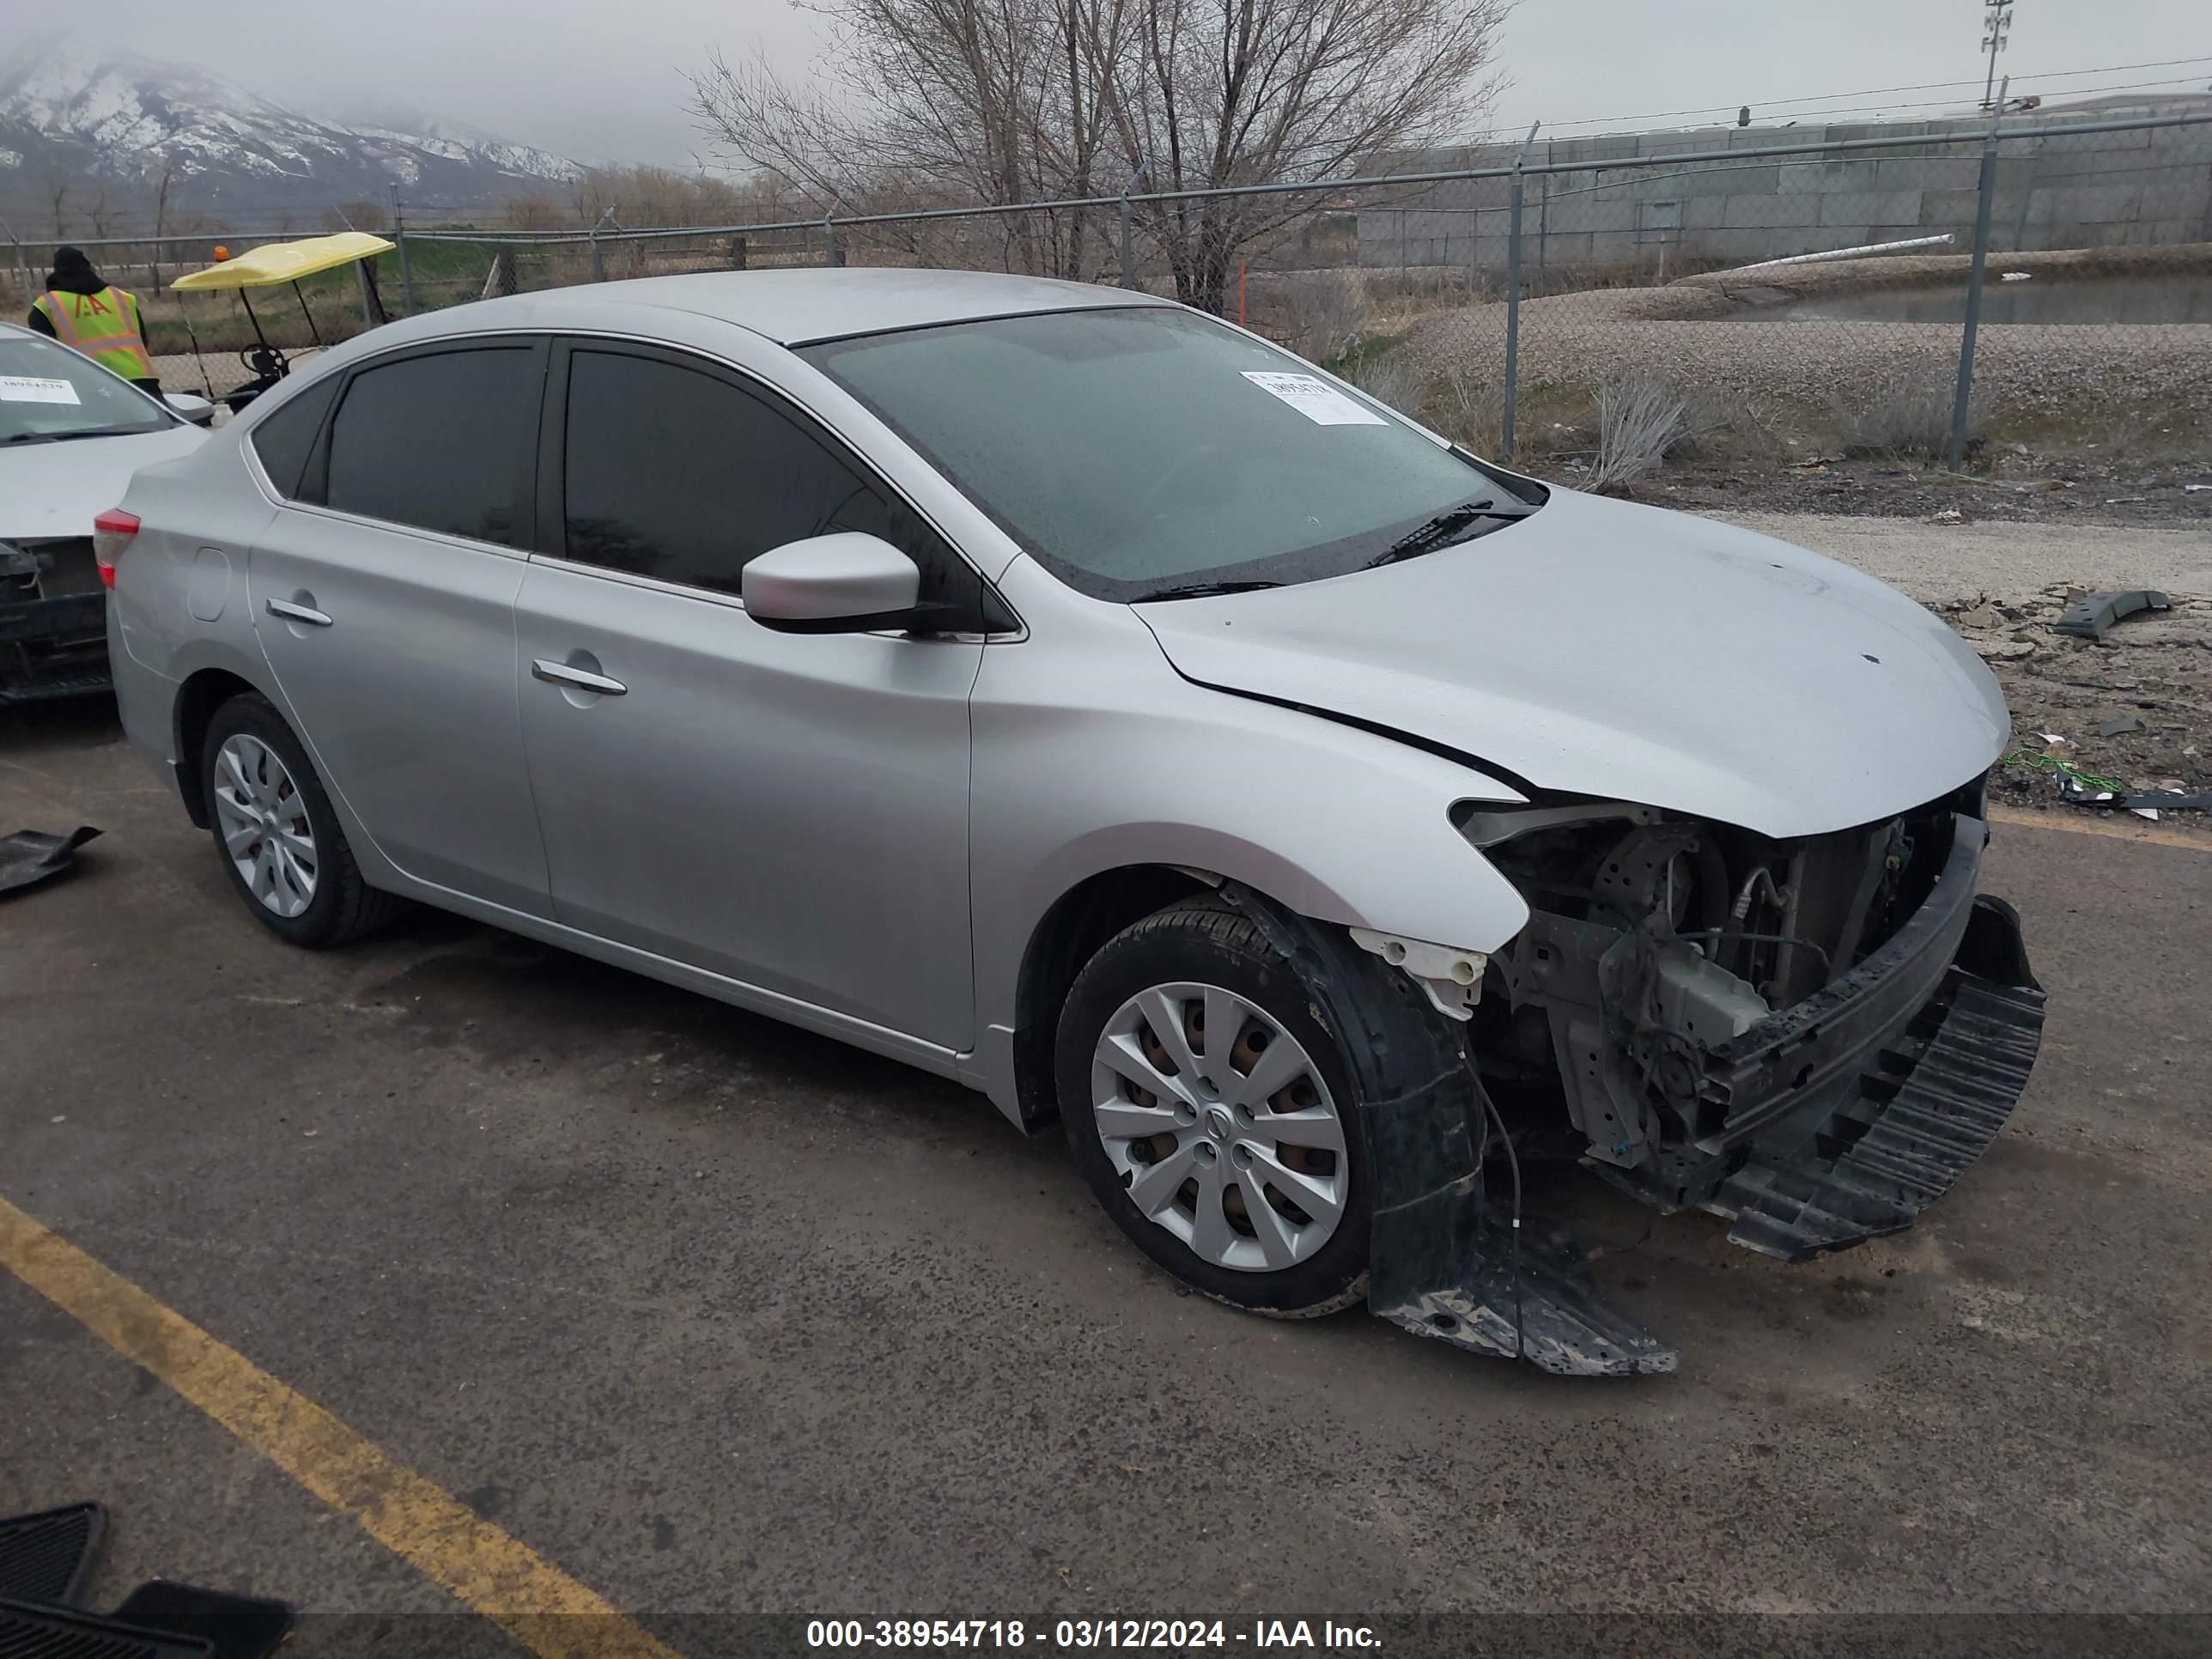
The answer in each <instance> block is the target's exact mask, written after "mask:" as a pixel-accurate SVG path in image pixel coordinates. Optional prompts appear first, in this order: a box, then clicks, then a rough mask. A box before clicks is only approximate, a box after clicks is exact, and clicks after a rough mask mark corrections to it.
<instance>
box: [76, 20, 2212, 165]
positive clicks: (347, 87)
mask: <svg viewBox="0 0 2212 1659" xmlns="http://www.w3.org/2000/svg"><path fill="white" fill-rule="evenodd" d="M97 12H98V15H99V17H100V22H101V26H102V31H103V33H105V30H106V26H107V25H108V24H109V23H110V22H111V21H113V22H115V23H118V24H120V25H121V28H122V33H123V34H124V36H125V38H126V39H128V40H130V41H131V43H132V44H133V46H135V48H136V49H137V51H138V52H142V53H143V54H144V55H146V56H149V57H153V58H174V59H179V60H181V61H185V62H191V63H197V64H202V65H204V66H205V67H207V68H210V69H213V70H218V71H219V72H221V73H223V74H225V75H228V76H230V77H231V78H232V79H234V80H236V81H239V82H242V83H243V84H245V85H246V86H247V87H250V88H253V89H254V90H256V91H258V92H261V93H264V94H266V95H268V96H270V97H273V98H275V99H276V100H279V101H281V102H285V103H289V104H295V105H297V106H300V107H301V108H303V109H305V110H307V111H308V112H331V113H334V114H350V115H356V116H357V115H359V114H360V113H362V112H370V111H374V110H376V109H379V108H386V109H398V110H413V111H416V112H421V113H422V114H424V115H428V116H429V117H432V118H437V119H441V120H446V121H453V122H460V123H466V124H468V125H473V126H477V127H481V128H483V129H486V130H488V131H491V132H493V133H495V134H497V135H498V136H499V137H503V138H507V139H511V140H513V141H515V142H517V143H531V144H538V145H541V146H543V147H544V148H546V149H553V150H557V151H559V152H561V153H562V154H563V155H571V156H574V157H575V158H576V159H578V160H580V161H653V162H658V163H660V164H662V165H666V166H677V167H683V166H687V165H689V164H690V161H691V159H692V158H693V157H694V156H695V155H698V154H699V153H700V147H701V142H702V141H701V140H700V139H699V137H698V136H697V134H696V132H695V131H693V129H692V125H691V123H690V118H688V117H687V116H686V115H685V114H684V109H683V104H684V97H685V94H686V90H687V88H686V87H685V84H684V79H683V71H684V70H685V69H687V68H696V67H697V66H698V65H700V64H702V63H703V62H704V61H705V59H706V58H707V56H708V53H709V52H713V51H714V50H715V49H716V48H720V49H721V50H722V51H724V52H726V53H727V54H728V55H730V56H731V57H732V58H738V57H740V56H743V55H744V54H747V53H749V52H750V51H751V50H752V49H753V46H754V45H755V43H757V42H762V43H765V44H766V46H767V47H768V49H769V52H770V53H771V55H772V56H773V57H774V58H775V60H776V61H777V62H778V63H780V64H783V65H785V66H786V67H787V68H789V69H791V70H796V71H804V70H805V68H806V66H807V65H808V64H810V63H811V61H812V58H813V55H814V53H815V52H816V50H817V40H818V36H817V31H816V28H815V27H814V24H813V21H812V19H811V17H810V16H809V15H807V14H805V13H804V12H801V11H799V10H798V9H794V8H793V7H791V6H788V5H786V4H781V3H775V0H621V3H616V0H375V3H374V4H373V5H368V6H362V7H343V8H340V7H334V6H331V7H326V6H313V7H298V6H293V7H283V6H271V5H270V4H269V3H268V0H191V3H181V4H180V3H179V0H109V3H107V4H105V5H103V6H101V7H100V8H98V9H97ZM1982 12H1983V6H1982V0H1848V3H1840V4H1836V3H1832V4H1826V5H1820V4H1812V3H1806V0H1686V3H1681V0H1678V3H1675V4H1672V5H1659V4H1654V3H1651V0H1522V4H1521V6H1520V9H1518V10H1517V11H1516V13H1515V14H1514V15H1513V18H1512V21H1510V23H1509V24H1508V26H1507V27H1506V30H1505V33H1504V38H1503V40H1502V42H1501V51H1500V52H1499V63H1500V66H1501V67H1502V68H1503V69H1504V70H1505V71H1506V73H1507V74H1508V75H1509V76H1510V77H1511V80H1512V82H1513V84H1512V85H1511V86H1510V88H1508V90H1507V91H1506V93H1505V94H1504V97H1503V98H1502V99H1501V100H1499V102H1498V107H1497V125H1498V129H1499V130H1500V131H1502V132H1520V131H1526V130H1527V128H1528V123H1529V122H1530V121H1532V120H1535V119H1537V118H1542V119H1543V120H1544V122H1545V123H1546V125H1547V128H1550V127H1556V128H1559V130H1560V131H1561V134H1562V136H1566V135H1568V134H1571V133H1574V132H1588V131H1601V130H1602V128H1603V126H1605V125H1616V124H1618V123H1617V122H1616V120H1615V119H1614V118H1623V117H1638V116H1644V115H1649V114H1655V113H1657V112H1668V111H1675V110H1682V109H1687V108H1692V107H1695V106H1724V107H1725V108H1726V110H1727V111H1728V112H1729V116H1730V117H1732V116H1733V113H1734V110H1735V106H1737V105H1739V104H1742V103H1749V104H1750V105H1751V106H1753V113H1754V115H1755V116H1757V117H1758V118H1760V119H1762V120H1765V119H1774V120H1782V119H1787V118H1790V117H1792V116H1796V115H1799V114H1806V115H1810V114H1812V113H1813V112H1828V111H1832V110H1839V109H1844V108H1849V109H1851V110H1852V111H1853V112H1854V113H1853V114H1852V115H1851V116H1850V117H1846V118H1860V115H1859V113H1858V112H1859V106H1880V107H1881V110H1882V111H1885V112H1890V113H1894V114H1898V115H1905V116H1918V115H1923V114H1928V113H1933V112H1936V111H1937V110H1938V109H1940V108H1948V107H1953V106H1957V105H1959V104H1972V102H1973V101H1975V100H1977V99H1978V98H1979V96H1980V90H1981V89H1980V83H1979V77H1980V76H1981V73H1982V68H1983V58H1982V54H1981V52H1980V49H1979V46H1978V41H1979V40H1980V38H1981V33H1982V27H1981V24H1982ZM2175 58H2212V11H2208V8H2207V6H2206V4H2205V0H2018V3H2017V6H2016V8H2015V14H2014V20H2013V27H2012V44H2011V46H2010V47H2009V49H2008V50H2007V52H2005V53H2004V54H2003V57H2002V59H2001V61H2000V65H1999V68H2000V72H2001V73H2009V74H2011V75H2013V76H2015V77H2019V78H2020V79H2021V87H2020V88H2019V89H2020V90H2024V91H2032V92H2039V93H2042V94H2044V95H2045V100H2046V101H2055V100H2057V98H2058V97H2060V96H2062V95H2064V94H2070V93H2075V92H2077V91H2088V90H2095V89H2099V88H2106V87H2118V86H2132V85H2135V84H2136V83H2140V82H2152V81H2164V80H2167V79H2170V78H2177V77H2191V76H2193V77H2194V78H2193V79H2186V80H2184V81H2182V82H2181V84H2179V85H2176V86H2174V87H2172V88H2171V89H2172V90H2175V91H2185V90H2197V91H2202V90H2204V89H2205V88H2206V87H2207V85H2208V83H2209V82H2212V61H2208V62H2201V63H2197V64H2191V65H2185V66H2176V67H2168V68H2156V69H2142V70H2125V71H2120V72H2114V73H2109V74H2098V75H2088V76H2076V77H2075V78H2071V79H2057V80H2054V79H2039V78H2035V77H2038V76H2049V75H2051V73H2052V72H2053V71H2068V70H2100V69H2103V68H2105V67H2106V66H2108V65H2121V64H2145V63H2150V62H2153V61H2163V60H2171V59H2175ZM1965 81H1972V82H1973V83H1974V84H1973V86H1972V89H1971V90H1968V89H1966V88H1934V89H1930V90H1918V91H1902V92H1895V93H1889V94H1884V95H1882V96H1865V95H1857V94H1862V92H1863V89H1866V88H1892V87H1898V86H1900V85H1904V84H1906V83H1912V82H1965ZM1830 94H1850V95H1838V96H1830ZM1793 98H1794V99H1801V100H1812V101H1807V102H1802V103H1799V104H1796V105H1791V106H1787V107H1784V106H1781V104H1780V103H1779V101H1778V100H1784V99H1793ZM1923 100H1933V104H1932V106H1924V104H1923ZM1873 113H1874V111H1868V112H1866V114H1867V115H1868V116H1869V117H1870V116H1871V115H1872V114H1873ZM1594 120H1595V123H1596V124H1595V125H1593V124H1592V123H1593V121H1594ZM1575 124H1582V125H1575ZM1688 124H1689V118H1669V119H1667V120H1663V121H1655V122H1650V123H1644V122H1633V123H1629V125H1688Z"/></svg>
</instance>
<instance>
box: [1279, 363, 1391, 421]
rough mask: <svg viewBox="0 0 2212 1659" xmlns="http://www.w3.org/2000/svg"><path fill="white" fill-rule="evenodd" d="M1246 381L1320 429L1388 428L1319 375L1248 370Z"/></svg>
mask: <svg viewBox="0 0 2212 1659" xmlns="http://www.w3.org/2000/svg"><path fill="white" fill-rule="evenodd" d="M1244 378H1245V379H1246V380H1249V381H1251V382H1252V384H1253V385H1254V386H1258V387H1259V388H1260V390H1261V391H1262V392H1272V393H1273V395H1274V396H1276V397H1278V398H1281V399H1282V400H1283V401H1284V402H1285V403H1286V404H1289V405H1290V406H1291V408H1292V409H1295V410H1297V411H1298V413H1299V414H1301V415H1303V416H1305V417H1306V419H1308V420H1310V421H1311V422H1313V423H1314V424H1315V425H1316V426H1388V425H1389V422H1388V421H1386V420H1384V419H1383V417H1382V416H1380V415H1377V414H1376V412H1375V411H1374V410H1371V409H1370V408H1368V407H1367V405H1366V404H1362V403H1358V402H1357V401H1355V400H1354V399H1352V398H1347V397H1346V396H1345V395H1344V394H1343V393H1342V392H1339V391H1338V390H1337V389H1336V388H1335V387H1334V386H1331V385H1330V384H1329V383H1328V381H1327V380H1322V378H1321V377H1320V376H1319V375H1317V374H1268V373H1266V372H1263V371H1261V370H1259V369H1252V368H1248V369H1246V370H1245V371H1244Z"/></svg>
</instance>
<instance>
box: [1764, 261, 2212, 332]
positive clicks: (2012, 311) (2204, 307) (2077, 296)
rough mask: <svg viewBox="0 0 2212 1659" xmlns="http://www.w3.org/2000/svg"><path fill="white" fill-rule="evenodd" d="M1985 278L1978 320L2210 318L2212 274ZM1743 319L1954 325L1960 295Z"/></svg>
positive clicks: (1836, 304) (1813, 305) (1900, 295)
mask: <svg viewBox="0 0 2212 1659" xmlns="http://www.w3.org/2000/svg"><path fill="white" fill-rule="evenodd" d="M1997 270H2002V266H2001V265H1997V264H1994V263H1993V264H1992V266H1991V271H1992V278H1991V280H1990V282H1989V283H1987V284H1986V285H1985V286H1984V288H1983V289H1982V325H1983V326H1984V327H1988V326H1989V325H1991V324H1995V323H2212V276H2116V277H2109V278H2105V279H2101V280H2099V279H2091V280H2089V281H2087V282H2081V281H2068V282H2058V281H2055V280H2053V279H2052V278H2051V276H2047V275H2044V274H2040V273H2039V274H2038V275H2036V276H2033V277H2031V278H2030V279H2029V280H2028V281H2027V282H2025V283H2007V282H2002V281H1998V280H1996V277H1995V272H1996V271H1997ZM1735 316H1736V317H1737V318H1738V319H1740V320H1742V321H1746V322H1751V321H1765V320H1773V319H1778V320H1782V321H1785V322H1799V323H1813V322H1821V323H1831V322H1852V323H1958V322H1963V321H1964V320H1965V319H1966V289H1965V286H1964V285H1963V284H1962V285H1960V287H1958V288H1915V289H1873V290H1870V291H1869V292H1867V293H1863V294H1838V295H1832V296H1826V297H1822V298H1818V299H1808V300H1798V301H1793V302H1792V303H1790V304H1789V305H1785V306H1779V307H1760V308H1752V307H1747V308H1746V309H1744V310H1742V311H1740V312H1737V313H1735Z"/></svg>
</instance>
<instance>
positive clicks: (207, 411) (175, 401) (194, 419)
mask: <svg viewBox="0 0 2212 1659" xmlns="http://www.w3.org/2000/svg"><path fill="white" fill-rule="evenodd" d="M161 401H162V402H163V403H165V404H168V406H169V412H170V413H171V414H173V415H180V416H183V417H184V418H185V420H188V421H190V422H191V423H192V424H193V425H194V426H206V425H207V424H209V423H210V422H212V421H213V420H214V419H215V405H214V404H211V403H210V402H209V401H208V400H207V399H206V398H199V397H195V396H193V395H192V393H191V392H163V393H162V394H161Z"/></svg>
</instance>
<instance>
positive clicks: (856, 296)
mask: <svg viewBox="0 0 2212 1659" xmlns="http://www.w3.org/2000/svg"><path fill="white" fill-rule="evenodd" d="M556 301H557V308H558V309H559V310H560V311H561V312H562V313H563V316H562V320H563V321H565V322H569V323H571V324H588V323H589V322H591V321H593V320H604V321H605V322H608V323H610V324H612V323H615V322H617V321H618V320H619V319H622V318H623V317H624V316H627V317H629V319H630V320H632V321H633V322H634V321H635V318H636V313H637V311H638V309H639V308H641V307H651V308H654V309H659V310H665V311H685V312H691V313H696V314H698V315H701V316H705V317H713V318H715V319H720V320H721V321H724V322H729V323H735V324H737V325H738V326H739V327H742V328H747V329H750V330H751V331H753V332H755V333H757V334H762V335H765V336H766V337H768V338H769V339H771V340H775V341H776V342H778V343H781V344H783V345H803V344H805V343H807V342H809V341H814V340H834V339H839V338H842V337H846V336H848V335H854V334H877V333H886V332H890V331H893V330H896V329H902V328H927V327H929V326H931V325H934V324H939V323H959V322H969V321H973V320H975V319H979V318H984V317H1007V316H1018V315H1022V314H1024V313H1032V312H1045V311H1078V310H1091V309H1097V308H1102V307H1113V306H1165V305H1171V304H1172V303H1173V301H1167V300H1160V299H1156V298H1154V297H1153V296H1152V295H1148V294H1145V293H1142V292H1139V291H1138V290H1135V289H1123V288H1105V287H1102V286H1100V285H1099V284H1097V283H1064V282H1059V281H1055V280H1054V279H1051V278H1048V277H1043V276H1008V275H1005V274H1002V273H1000V272H996V271H984V270H909V269H902V268H897V267H886V266H866V267H860V268H856V269H850V270H847V269H838V268H831V267H826V266H825V267H817V268H810V269H801V270H719V271H702V272H699V273H696V274H695V275H687V276H645V277H640V278H637V279H635V280H633V281H629V282H619V283H592V284H590V285H588V286H585V287H577V288H565V289H549V290H540V291H539V292H538V293H534V294H526V295H514V296H513V298H512V299H507V300H490V301H483V302H481V303H478V304H475V305H466V306H456V307H453V308H452V309H450V310H448V311H446V312H442V313H438V316H439V318H440V319H441V320H442V321H444V322H446V323H447V325H449V328H435V327H428V328H420V329H416V330H410V332H412V333H415V334H416V337H424V336H427V335H429V334H434V333H445V332H447V331H452V332H455V333H459V332H464V331H476V330H478V329H482V328H483V327H486V326H488V325H495V321H494V319H499V321H501V322H507V323H509V324H510V325H512V323H513V322H514V321H520V318H519V317H514V318H511V319H510V318H508V317H504V316H502V315H501V313H506V312H509V311H513V312H518V313H519V312H523V311H530V312H535V313H540V314H541V315H542V313H544V312H545V311H546V310H548V309H549V308H553V307H552V306H551V305H550V304H549V302H556ZM600 312H604V313H605V314H604V316H602V317H598V318H595V317H594V316H593V315H592V313H600ZM421 320H422V321H425V322H427V321H428V319H421ZM533 320H534V319H533Z"/></svg>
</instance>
